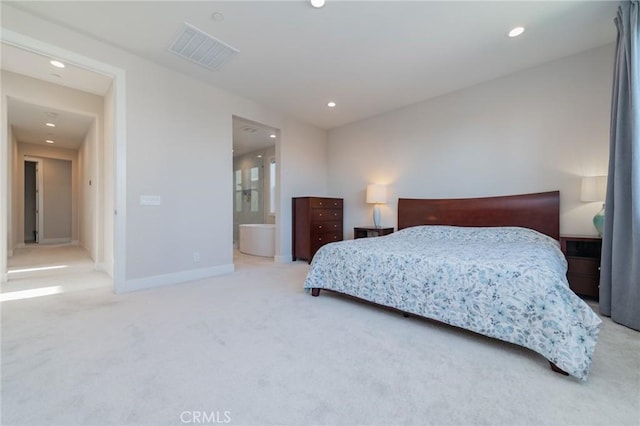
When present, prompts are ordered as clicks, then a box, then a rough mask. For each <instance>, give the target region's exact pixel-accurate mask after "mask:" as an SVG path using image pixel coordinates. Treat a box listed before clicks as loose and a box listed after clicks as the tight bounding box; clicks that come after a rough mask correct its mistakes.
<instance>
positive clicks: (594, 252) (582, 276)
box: [560, 235, 602, 299]
mask: <svg viewBox="0 0 640 426" xmlns="http://www.w3.org/2000/svg"><path fill="white" fill-rule="evenodd" d="M560 247H561V248H562V252H563V253H564V255H565V256H566V257H567V262H568V263H569V267H568V270H567V280H568V281H569V287H571V290H573V291H574V292H575V293H576V294H579V295H581V296H587V297H591V298H594V299H598V297H599V290H598V287H599V284H600V253H601V252H602V238H600V237H576V236H570V235H561V236H560Z"/></svg>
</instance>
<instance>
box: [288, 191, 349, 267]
mask: <svg viewBox="0 0 640 426" xmlns="http://www.w3.org/2000/svg"><path fill="white" fill-rule="evenodd" d="M292 208H293V213H292V221H293V230H292V238H293V241H292V249H293V260H297V259H304V260H307V261H309V263H311V260H312V259H313V255H314V254H316V252H317V251H318V249H319V248H320V247H322V246H323V245H325V244H327V243H332V242H334V241H342V239H343V227H342V216H343V200H342V198H322V197H295V198H293V200H292Z"/></svg>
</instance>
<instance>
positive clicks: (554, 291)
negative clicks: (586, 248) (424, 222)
mask: <svg viewBox="0 0 640 426" xmlns="http://www.w3.org/2000/svg"><path fill="white" fill-rule="evenodd" d="M566 271H567V262H566V259H565V257H564V256H563V254H562V252H561V251H560V248H559V244H558V242H557V241H556V240H554V239H552V238H550V237H548V236H546V235H543V234H541V233H538V232H536V231H533V230H530V229H526V228H518V227H503V228H469V227H455V226H417V227H412V228H406V229H403V230H401V231H399V232H396V233H394V234H391V235H388V236H384V237H377V238H361V239H357V240H349V241H341V242H336V243H331V244H327V245H325V246H323V247H321V248H320V250H319V251H318V252H317V253H316V254H315V256H314V258H313V261H312V263H311V267H310V269H309V273H308V275H307V277H306V280H305V282H304V288H305V289H307V291H309V289H312V288H320V289H330V290H335V291H338V292H341V293H345V294H349V295H352V296H356V297H359V298H361V299H365V300H368V301H371V302H375V303H378V304H381V305H385V306H390V307H394V308H398V309H400V310H402V311H405V312H409V313H413V314H416V315H420V316H424V317H427V318H431V319H435V320H438V321H441V322H444V323H447V324H451V325H454V326H457V327H461V328H464V329H467V330H471V331H474V332H477V333H480V334H483V335H486V336H489V337H494V338H497V339H501V340H504V341H507V342H511V343H515V344H517V345H520V346H524V347H526V348H529V349H531V350H534V351H536V352H538V353H539V354H541V355H543V356H544V357H545V358H547V359H548V360H549V361H551V362H553V363H554V364H556V365H557V366H558V367H560V368H561V369H562V370H564V371H566V372H567V373H569V374H571V375H572V376H575V377H578V378H580V379H583V380H585V379H586V378H587V375H588V373H589V366H590V364H591V358H592V355H593V351H594V349H595V346H596V341H597V338H598V332H599V329H600V323H601V320H600V318H599V317H598V316H597V315H596V314H595V313H594V312H593V310H592V309H591V308H590V307H589V305H587V304H586V303H585V302H584V301H583V300H582V299H580V298H579V297H578V296H576V295H575V294H574V293H573V292H572V291H571V290H570V289H569V285H568V282H567V279H566Z"/></svg>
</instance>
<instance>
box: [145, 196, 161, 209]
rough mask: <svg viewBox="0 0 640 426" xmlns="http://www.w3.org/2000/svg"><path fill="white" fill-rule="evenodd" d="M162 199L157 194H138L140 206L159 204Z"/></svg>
mask: <svg viewBox="0 0 640 426" xmlns="http://www.w3.org/2000/svg"><path fill="white" fill-rule="evenodd" d="M161 201H162V199H161V198H160V196H159V195H141V196H140V205H141V206H159V205H160V203H161Z"/></svg>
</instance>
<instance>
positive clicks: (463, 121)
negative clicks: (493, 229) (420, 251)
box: [328, 45, 614, 236]
mask: <svg viewBox="0 0 640 426" xmlns="http://www.w3.org/2000/svg"><path fill="white" fill-rule="evenodd" d="M613 54H614V46H613V45H607V46H603V47H600V48H597V49H593V50H589V51H587V52H583V53H581V54H578V55H575V56H571V57H567V58H564V59H560V60H557V61H554V62H550V63H547V64H544V65H542V66H539V67H536V68H532V69H528V70H524V71H521V72H518V73H515V74H512V75H509V76H506V77H503V78H499V79H496V80H493V81H490V82H487V83H484V84H480V85H477V86H474V87H471V88H468V89H465V90H462V91H458V92H455V93H451V94H448V95H445V96H441V97H439V98H436V99H432V100H429V101H426V102H422V103H419V104H416V105H413V106H410V107H407V108H404V109H401V110H397V111H394V112H391V113H388V114H384V115H381V116H378V117H375V118H371V119H368V120H364V121H360V122H357V123H354V124H351V125H346V126H343V127H341V128H337V129H334V130H332V131H330V132H329V146H328V165H329V177H328V189H329V192H332V193H333V194H335V195H337V196H340V197H344V199H345V222H344V223H345V233H346V236H348V235H353V227H354V226H367V225H369V226H370V225H372V219H371V212H372V206H370V205H367V204H365V202H364V200H365V195H364V194H365V188H366V185H367V183H385V184H388V185H389V187H388V192H389V193H388V199H389V203H388V204H387V205H385V206H382V224H383V225H384V226H396V210H397V199H398V198H399V197H405V198H451V197H475V196H493V195H510V194H520V193H529V192H541V191H551V190H560V210H561V211H560V231H561V233H563V234H582V235H596V234H597V232H596V230H595V228H594V227H593V225H592V223H591V219H592V217H593V215H594V214H595V213H596V212H597V211H598V210H599V209H600V207H601V206H600V205H599V204H597V203H595V204H594V203H590V204H585V203H582V202H581V201H580V177H581V176H588V175H598V174H606V171H607V164H608V140H609V111H610V97H611V94H610V92H611V84H612V69H613Z"/></svg>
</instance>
